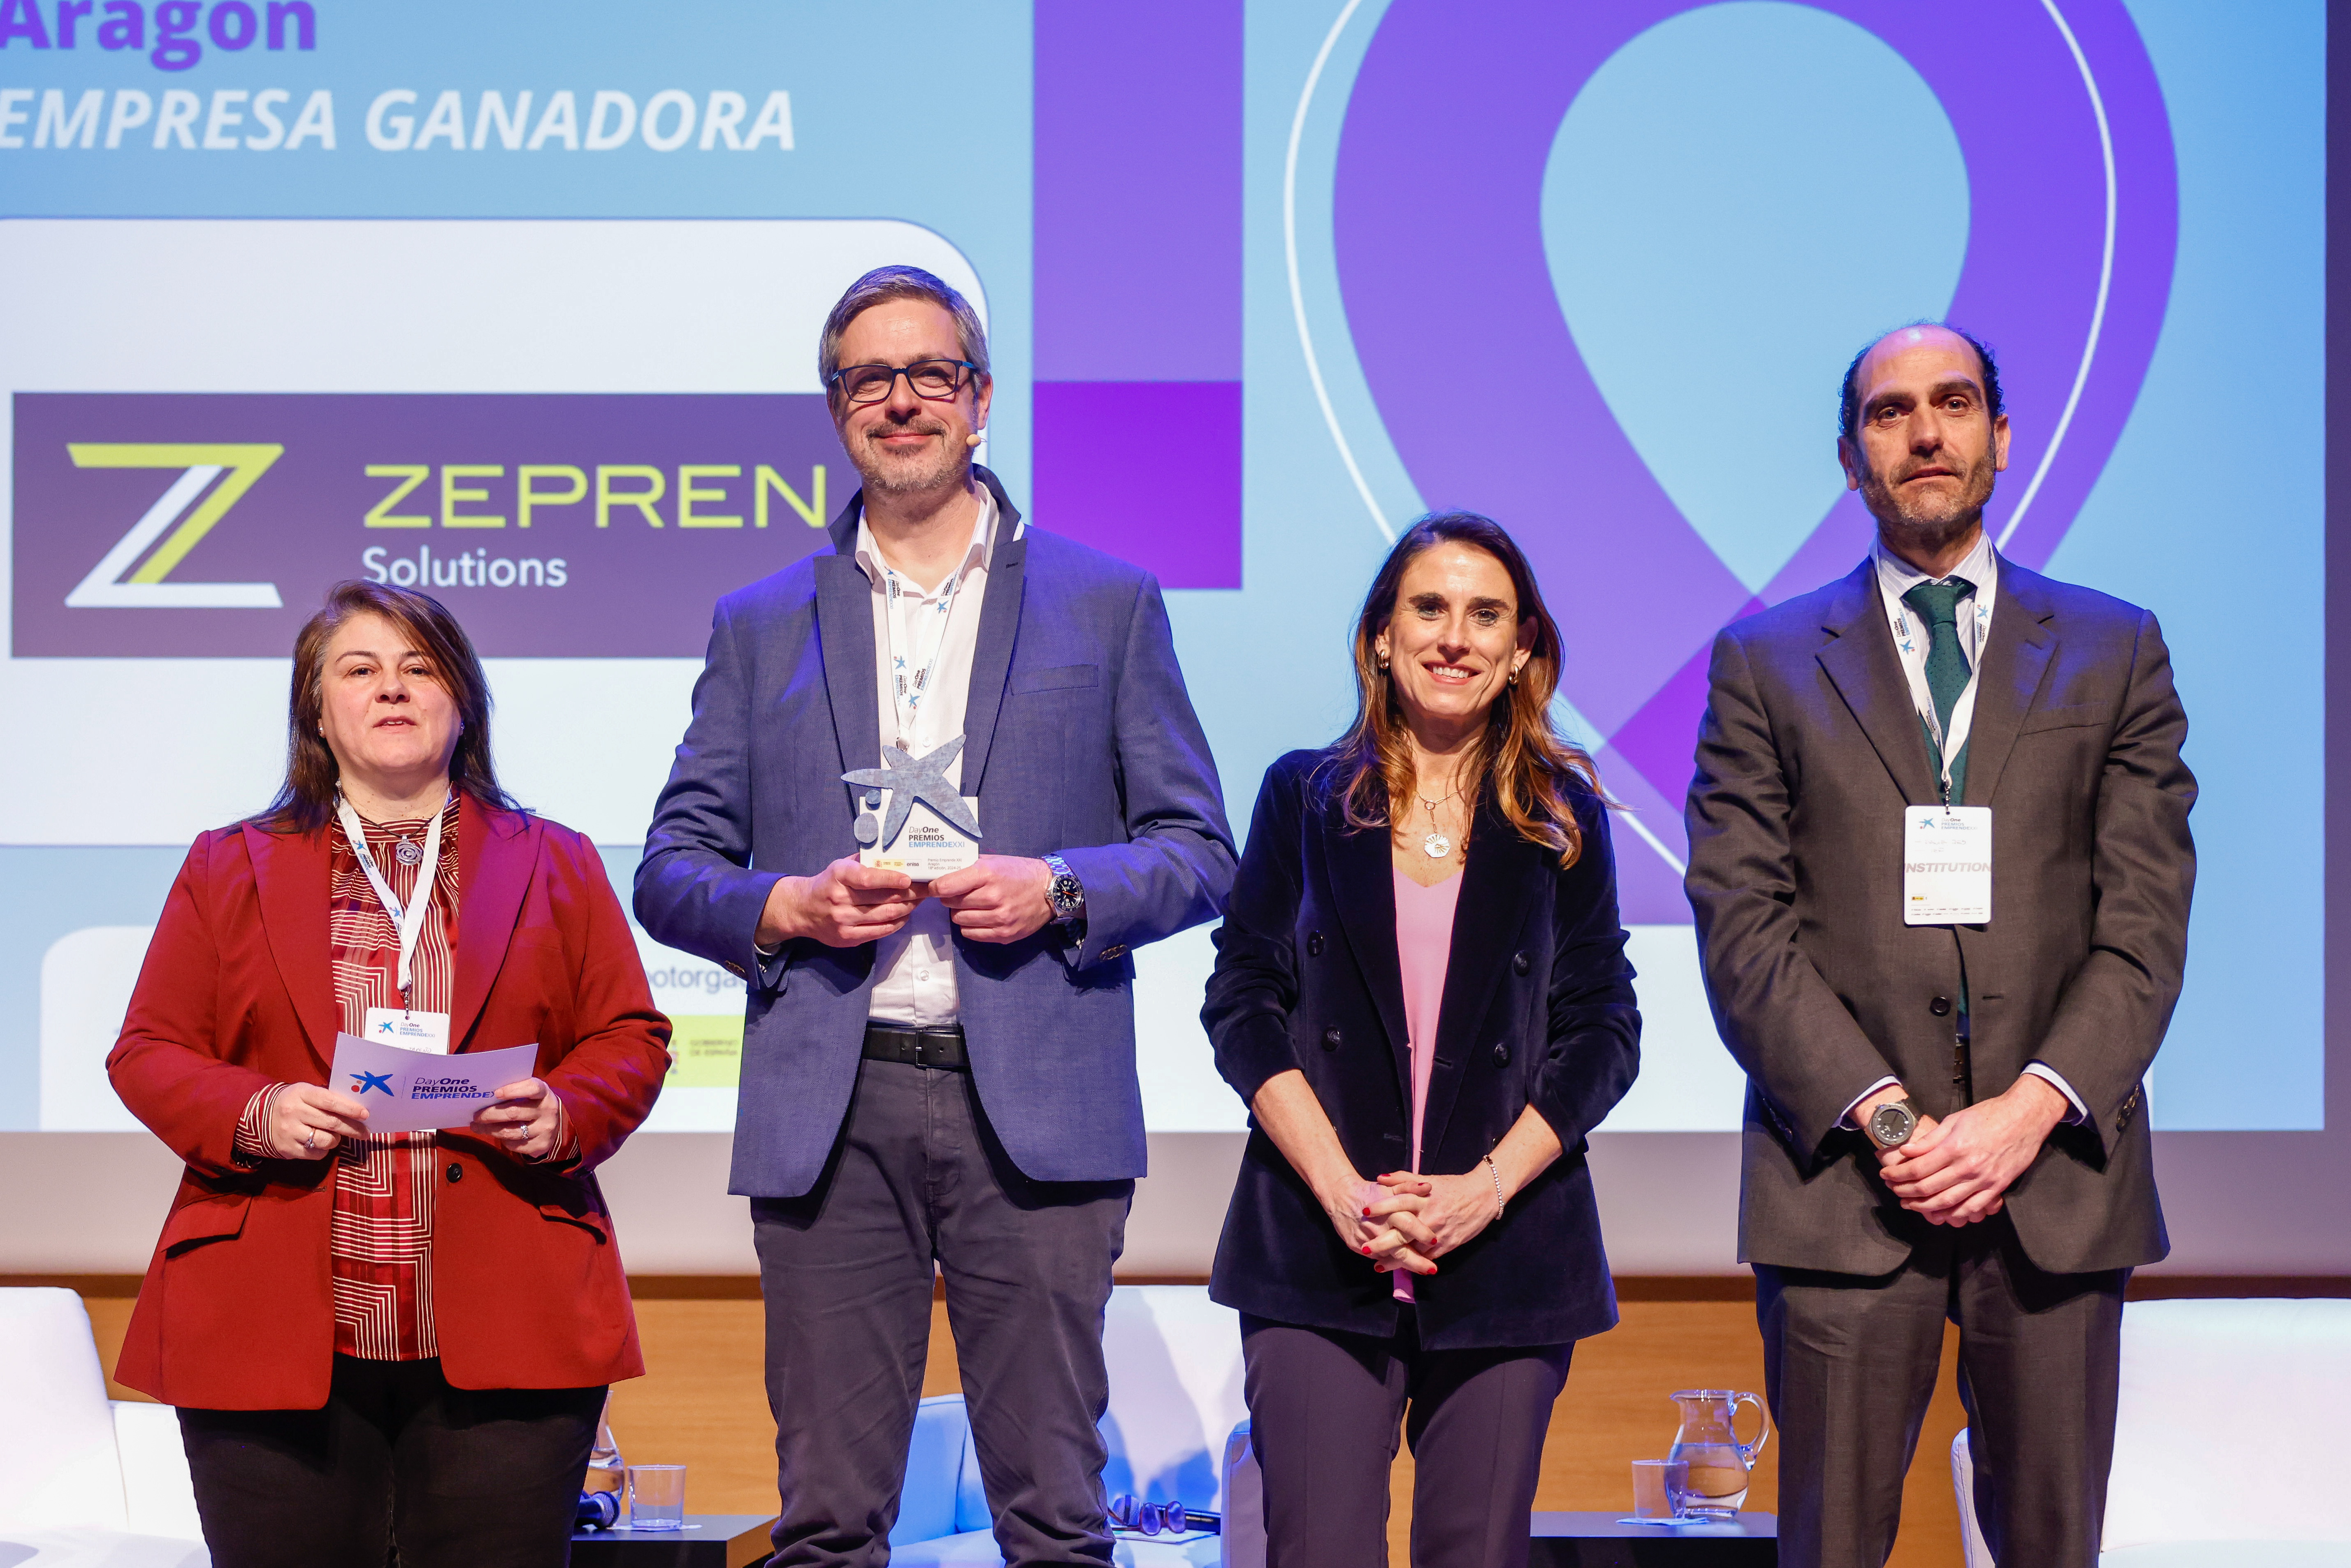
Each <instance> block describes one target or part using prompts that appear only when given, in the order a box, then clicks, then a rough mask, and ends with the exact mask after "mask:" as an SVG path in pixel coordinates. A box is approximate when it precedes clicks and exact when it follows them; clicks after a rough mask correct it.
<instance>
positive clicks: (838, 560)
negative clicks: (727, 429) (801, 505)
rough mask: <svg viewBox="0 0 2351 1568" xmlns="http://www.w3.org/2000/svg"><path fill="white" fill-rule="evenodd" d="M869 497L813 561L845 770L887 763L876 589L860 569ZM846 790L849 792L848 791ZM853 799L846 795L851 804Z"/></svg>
mask: <svg viewBox="0 0 2351 1568" xmlns="http://www.w3.org/2000/svg"><path fill="white" fill-rule="evenodd" d="M864 507H865V492H864V491H862V490H860V491H858V492H857V493H856V494H855V495H853V496H852V497H849V504H848V505H847V506H845V507H841V515H840V516H839V517H835V518H833V520H832V527H831V529H830V530H829V531H830V532H831V535H832V553H831V555H820V556H817V557H815V558H813V559H812V561H811V562H810V564H811V565H812V566H813V568H814V569H815V571H816V633H817V645H818V647H819V648H820V650H821V651H822V653H823V654H824V690H825V695H826V697H827V698H828V700H829V701H830V702H831V706H832V734H833V739H834V741H835V742H836V743H837V744H838V745H839V746H840V747H841V768H840V769H839V770H840V771H841V772H843V773H846V772H847V771H849V769H851V768H871V767H872V766H873V765H874V764H875V763H877V762H878V761H880V760H881V758H882V718H881V715H880V713H879V711H878V710H879V707H880V704H881V701H882V693H881V689H880V687H879V686H878V685H876V684H875V677H874V674H873V584H872V582H871V581H870V580H867V578H866V576H865V573H864V571H863V570H862V569H861V568H860V567H859V566H858V564H857V519H858V517H859V516H860V515H861V514H862V512H863V510H864ZM842 788H843V789H847V788H848V787H847V786H846V785H844V786H842ZM842 800H843V802H844V803H846V801H847V800H848V797H847V796H846V795H843V796H842Z"/></svg>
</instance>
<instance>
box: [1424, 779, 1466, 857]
mask: <svg viewBox="0 0 2351 1568" xmlns="http://www.w3.org/2000/svg"><path fill="white" fill-rule="evenodd" d="M1413 793H1414V794H1416V795H1419V796H1420V803H1421V804H1422V805H1423V806H1426V807H1427V808H1428V836H1427V837H1426V838H1425V839H1423V840H1421V841H1420V852H1421V853H1423V854H1425V855H1426V856H1427V857H1428V858H1429V859H1430V860H1433V861H1441V860H1443V859H1444V858H1445V857H1446V856H1447V855H1449V854H1451V853H1452V852H1453V841H1452V840H1451V839H1448V838H1447V837H1446V836H1445V834H1444V833H1442V832H1440V831H1438V830H1437V807H1439V806H1441V805H1443V804H1445V802H1446V801H1447V800H1452V799H1453V798H1454V796H1455V795H1458V794H1460V793H1461V787H1460V786H1459V785H1458V784H1457V785H1455V786H1454V788H1453V793H1452V794H1451V795H1439V796H1438V797H1437V799H1436V800H1430V799H1429V798H1428V797H1427V796H1426V795H1421V794H1420V791H1418V790H1417V789H1416V790H1414V791H1413Z"/></svg>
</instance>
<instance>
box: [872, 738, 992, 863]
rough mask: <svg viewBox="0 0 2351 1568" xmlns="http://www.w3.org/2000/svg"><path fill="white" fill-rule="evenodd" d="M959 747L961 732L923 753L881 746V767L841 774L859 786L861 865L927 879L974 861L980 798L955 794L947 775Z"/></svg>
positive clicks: (977, 841) (977, 847)
mask: <svg viewBox="0 0 2351 1568" xmlns="http://www.w3.org/2000/svg"><path fill="white" fill-rule="evenodd" d="M962 751H963V737H962V736H960V735H958V736H956V737H955V738H954V739H952V740H950V741H947V742H946V744H945V745H943V746H940V747H937V748H936V749H935V750H933V751H931V752H929V753H927V754H926V755H925V756H922V757H910V756H908V755H907V754H906V753H905V752H904V751H902V750H900V749H899V748H898V747H894V746H885V747H883V748H882V766H881V767H879V768H851V769H850V770H849V771H848V772H846V773H844V774H842V775H841V782H842V783H844V784H849V785H852V786H854V787H855V788H856V789H857V790H858V807H857V821H856V825H855V829H854V831H855V833H856V836H857V845H858V848H857V859H858V861H859V862H860V863H861V864H863V865H869V866H873V867H875V868H877V869H879V870H882V871H897V872H904V873H906V875H907V876H909V877H911V878H913V879H914V881H916V882H928V881H930V880H931V879H932V878H933V877H935V876H945V875H946V873H949V872H951V871H961V870H962V869H963V868H964V867H966V866H967V865H970V864H971V863H972V862H975V861H977V860H978V859H979V801H978V800H976V799H974V798H973V797H970V796H967V795H959V794H957V793H956V788H955V786H954V785H952V784H950V783H948V782H947V779H946V769H947V765H948V764H949V763H951V762H953V761H954V760H955V759H956V757H957V756H958V755H960V754H961V752H962Z"/></svg>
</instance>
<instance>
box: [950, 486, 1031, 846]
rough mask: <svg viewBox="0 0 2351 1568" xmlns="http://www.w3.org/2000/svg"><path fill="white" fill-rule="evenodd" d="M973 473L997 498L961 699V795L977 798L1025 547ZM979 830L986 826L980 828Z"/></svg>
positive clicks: (1006, 670) (1011, 636) (1008, 506)
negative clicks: (992, 536)
mask: <svg viewBox="0 0 2351 1568" xmlns="http://www.w3.org/2000/svg"><path fill="white" fill-rule="evenodd" d="M972 472H973V473H974V474H977V476H979V481H980V483H981V484H983V485H986V486H987V488H988V490H989V491H990V492H991V493H992V494H993V495H994V496H995V497H996V543H995V546H994V549H993V551H992V552H991V553H990V555H989V556H988V558H987V599H986V600H985V601H983V602H982V603H981V605H980V611H979V642H978V644H977V647H975V648H974V649H973V651H972V660H971V692H970V695H968V696H967V697H966V698H965V699H964V717H963V736H964V740H963V791H964V793H965V794H967V795H974V796H976V795H977V794H978V793H979V792H980V785H981V782H982V781H983V780H984V779H986V778H987V754H988V749H989V746H990V743H992V742H993V741H994V740H995V738H996V716H997V714H998V711H1000V710H1001V709H1002V707H1003V706H1004V682H1005V679H1006V677H1007V676H1008V675H1009V674H1011V670H1012V645H1013V644H1014V643H1016V642H1018V641H1019V634H1020V599H1021V592H1022V588H1021V585H1022V582H1023V581H1024V580H1025V578H1026V575H1027V573H1026V569H1027V563H1028V556H1029V543H1028V540H1027V539H1026V538H1024V537H1023V533H1024V530H1023V529H1022V528H1021V524H1020V513H1019V509H1018V508H1016V507H1014V506H1013V505H1012V498H1011V497H1008V496H1007V495H1006V494H1005V493H1004V486H1003V485H1002V484H1000V483H998V480H997V477H996V476H995V475H993V474H991V473H989V472H988V471H987V469H985V468H982V467H980V466H979V465H977V464H974V465H972ZM979 826H980V831H981V832H982V833H983V834H984V833H985V832H986V831H987V822H986V821H982V822H981V823H980V825H979Z"/></svg>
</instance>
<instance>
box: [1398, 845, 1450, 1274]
mask: <svg viewBox="0 0 2351 1568" xmlns="http://www.w3.org/2000/svg"><path fill="white" fill-rule="evenodd" d="M1390 874H1392V875H1393V876H1394V877H1395V907H1396V965H1397V967H1399V968H1401V969H1402V970H1403V971H1404V1023H1405V1033H1406V1035H1407V1036H1408V1037H1409V1038H1410V1040H1411V1041H1412V1168H1413V1169H1414V1170H1418V1169H1420V1124H1421V1120H1422V1118H1423V1117H1424V1116H1426V1114H1427V1112H1428V1072H1429V1069H1430V1068H1431V1067H1433V1066H1435V1065H1436V1063H1437V1012H1438V1010H1439V1009H1441V1008H1442V1007H1443V1006H1444V1005H1445V967H1446V965H1447V962H1448V961H1449V960H1450V959H1451V958H1452V956H1453V906H1454V904H1456V903H1458V901H1459V899H1460V896H1461V873H1459V872H1456V873H1453V874H1452V875H1451V876H1448V877H1447V878H1446V879H1445V880H1444V881H1443V882H1440V883H1437V885H1436V886H1435V887H1423V886H1421V885H1420V883H1416V882H1415V881H1413V880H1412V878H1410V877H1408V876H1406V875H1405V873H1402V872H1400V871H1395V870H1394V869H1393V868H1391V873H1390ZM1390 1278H1391V1279H1393V1280H1395V1299H1396V1300H1397V1301H1411V1300H1412V1276H1411V1275H1410V1274H1408V1273H1406V1272H1405V1271H1404V1270H1401V1269H1399V1270H1396V1271H1395V1273H1394V1274H1393V1275H1391V1276H1390Z"/></svg>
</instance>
